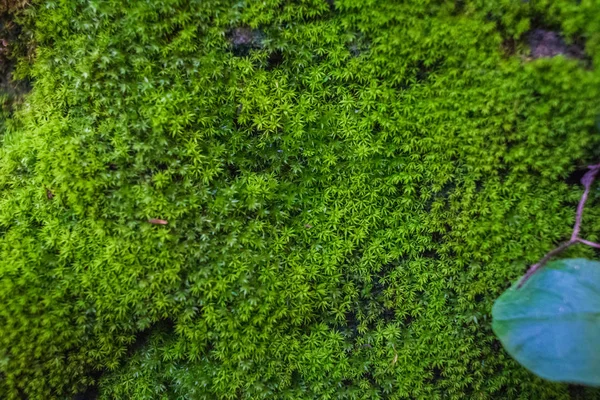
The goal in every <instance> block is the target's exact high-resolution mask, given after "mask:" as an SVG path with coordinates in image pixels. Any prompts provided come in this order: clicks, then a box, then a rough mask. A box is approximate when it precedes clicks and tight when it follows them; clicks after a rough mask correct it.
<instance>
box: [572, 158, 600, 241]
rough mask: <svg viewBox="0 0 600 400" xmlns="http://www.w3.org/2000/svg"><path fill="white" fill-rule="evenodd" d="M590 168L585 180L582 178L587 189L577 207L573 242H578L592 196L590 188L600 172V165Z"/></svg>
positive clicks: (584, 177)
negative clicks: (586, 204) (587, 204)
mask: <svg viewBox="0 0 600 400" xmlns="http://www.w3.org/2000/svg"><path fill="white" fill-rule="evenodd" d="M588 168H589V171H588V172H586V173H585V175H583V178H581V183H582V184H583V186H584V187H585V190H584V191H583V195H581V199H580V200H579V204H578V205H577V212H576V214H575V226H574V227H573V233H572V234H571V241H574V240H577V238H578V237H579V231H580V230H581V221H582V219H583V209H584V207H585V202H586V201H587V198H588V196H589V194H590V188H591V187H592V183H594V179H596V175H597V174H598V170H600V164H596V165H590V166H589V167H588Z"/></svg>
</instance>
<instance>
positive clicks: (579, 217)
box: [517, 164, 600, 289]
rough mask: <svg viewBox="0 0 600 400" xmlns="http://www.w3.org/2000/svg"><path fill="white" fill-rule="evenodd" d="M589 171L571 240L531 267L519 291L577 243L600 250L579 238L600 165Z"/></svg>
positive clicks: (584, 180)
mask: <svg viewBox="0 0 600 400" xmlns="http://www.w3.org/2000/svg"><path fill="white" fill-rule="evenodd" d="M588 169H589V170H588V171H587V172H586V173H585V175H583V177H582V178H581V184H582V185H583V186H584V188H585V189H584V191H583V194H582V195H581V199H579V204H578V205H577V212H576V213H575V225H574V226H573V233H572V234H571V240H569V241H568V242H564V243H563V244H561V245H560V246H558V247H557V248H555V249H554V250H551V251H549V252H548V253H546V255H545V256H544V257H542V259H541V260H540V261H539V262H538V263H537V264H533V265H532V266H531V267H529V269H528V270H527V272H526V273H525V275H523V278H521V280H520V281H519V284H518V285H517V289H519V288H521V287H522V286H523V285H524V284H525V282H527V280H528V279H529V278H531V276H532V275H533V274H535V273H536V271H537V270H538V269H540V268H542V267H543V266H544V265H546V263H547V262H548V261H550V259H551V258H552V257H554V256H555V255H557V254H559V253H561V252H563V251H564V250H566V249H567V248H569V247H571V246H572V245H574V244H576V243H582V244H585V245H588V246H592V247H595V248H598V249H600V244H598V243H594V242H590V241H589V240H585V239H581V238H580V237H579V232H580V231H581V221H582V220H583V209H584V207H585V203H586V201H587V199H588V196H589V194H590V190H591V187H592V184H593V183H594V180H595V179H596V175H597V174H598V171H600V164H595V165H590V166H589V167H588Z"/></svg>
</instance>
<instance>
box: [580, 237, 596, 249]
mask: <svg viewBox="0 0 600 400" xmlns="http://www.w3.org/2000/svg"><path fill="white" fill-rule="evenodd" d="M577 241H578V242H579V243H581V244H585V245H587V246H590V247H595V248H597V249H600V243H595V242H590V241H589V240H585V239H582V238H577Z"/></svg>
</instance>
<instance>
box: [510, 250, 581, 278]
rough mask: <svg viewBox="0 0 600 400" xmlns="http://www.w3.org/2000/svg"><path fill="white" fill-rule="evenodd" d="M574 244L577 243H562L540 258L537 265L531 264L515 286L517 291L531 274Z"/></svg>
mask: <svg viewBox="0 0 600 400" xmlns="http://www.w3.org/2000/svg"><path fill="white" fill-rule="evenodd" d="M575 243H577V241H571V240H569V241H568V242H564V243H563V244H561V245H560V246H558V247H557V248H555V249H554V250H551V251H549V252H548V253H546V255H545V256H544V257H542V259H541V260H540V261H539V262H538V263H537V264H533V265H532V266H531V267H530V268H529V269H528V270H527V272H526V273H525V275H523V278H521V281H520V282H519V285H518V286H517V289H520V288H521V286H523V285H524V284H525V282H527V280H528V279H529V278H531V276H532V275H533V274H535V273H536V271H537V270H538V269H540V268H542V267H543V266H544V265H546V263H547V262H548V261H550V259H551V258H552V257H554V256H555V255H557V254H559V253H561V252H563V251H564V250H566V249H568V248H569V247H571V246H572V245H574V244H575Z"/></svg>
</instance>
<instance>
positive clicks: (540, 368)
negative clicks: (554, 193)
mask: <svg viewBox="0 0 600 400" xmlns="http://www.w3.org/2000/svg"><path fill="white" fill-rule="evenodd" d="M492 316H493V323H492V328H493V330H494V332H495V333H496V335H497V336H498V337H499V338H500V341H501V342H502V344H503V345H504V348H505V349H506V351H508V353H509V354H510V355H511V356H513V357H514V358H515V359H516V360H517V361H518V362H519V363H521V364H522V365H523V366H524V367H525V368H527V369H529V370H530V371H532V372H533V373H535V374H536V375H538V376H540V377H542V378H545V379H548V380H551V381H558V382H572V383H581V384H585V385H592V386H600V262H597V261H590V260H586V259H568V260H559V261H554V262H552V263H549V264H548V265H546V266H545V267H543V268H542V269H540V270H539V271H538V272H536V273H535V274H534V275H533V276H532V277H531V278H530V279H529V280H528V281H527V282H525V284H524V285H523V287H521V288H520V289H517V286H516V285H513V287H511V288H510V289H508V290H507V291H506V292H504V293H503V294H502V295H501V296H500V297H499V298H498V300H496V303H495V304H494V307H493V309H492Z"/></svg>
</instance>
